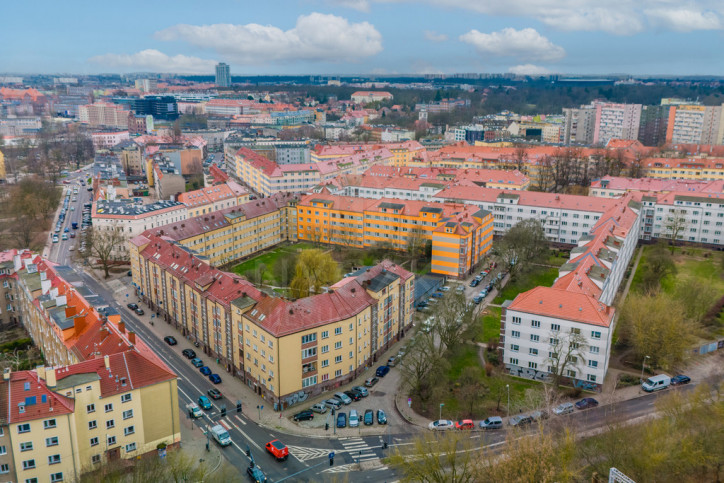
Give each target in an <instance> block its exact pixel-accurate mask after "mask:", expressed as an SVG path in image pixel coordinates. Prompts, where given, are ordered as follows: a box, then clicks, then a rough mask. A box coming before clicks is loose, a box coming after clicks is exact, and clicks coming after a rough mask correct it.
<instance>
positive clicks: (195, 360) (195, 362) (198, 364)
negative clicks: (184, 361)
mask: <svg viewBox="0 0 724 483" xmlns="http://www.w3.org/2000/svg"><path fill="white" fill-rule="evenodd" d="M191 364H193V365H194V367H201V366H203V365H204V361H202V360H201V359H199V358H198V357H194V358H193V359H191Z"/></svg>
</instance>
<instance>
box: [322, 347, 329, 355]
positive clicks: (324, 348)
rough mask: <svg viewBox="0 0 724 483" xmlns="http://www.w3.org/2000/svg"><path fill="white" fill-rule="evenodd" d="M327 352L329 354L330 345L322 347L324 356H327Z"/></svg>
mask: <svg viewBox="0 0 724 483" xmlns="http://www.w3.org/2000/svg"><path fill="white" fill-rule="evenodd" d="M327 352H329V346H328V345H323V346H322V354H326V353H327Z"/></svg>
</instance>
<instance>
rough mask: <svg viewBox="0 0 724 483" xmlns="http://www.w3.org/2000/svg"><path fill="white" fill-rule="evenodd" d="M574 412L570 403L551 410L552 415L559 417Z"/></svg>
mask: <svg viewBox="0 0 724 483" xmlns="http://www.w3.org/2000/svg"><path fill="white" fill-rule="evenodd" d="M574 410H575V406H573V403H571V402H564V403H561V404H559V405H558V406H556V407H554V408H553V414H557V415H559V416H560V415H561V414H568V413H572V412H573V411H574Z"/></svg>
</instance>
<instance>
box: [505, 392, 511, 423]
mask: <svg viewBox="0 0 724 483" xmlns="http://www.w3.org/2000/svg"><path fill="white" fill-rule="evenodd" d="M505 389H506V390H507V391H508V409H507V412H508V417H510V384H506V385H505Z"/></svg>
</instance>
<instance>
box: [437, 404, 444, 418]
mask: <svg viewBox="0 0 724 483" xmlns="http://www.w3.org/2000/svg"><path fill="white" fill-rule="evenodd" d="M444 405H445V403H440V416H439V417H438V418H437V419H442V407H443V406H444Z"/></svg>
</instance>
